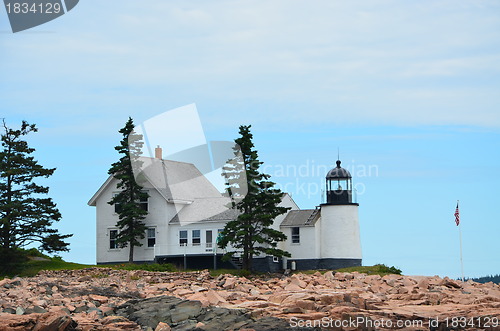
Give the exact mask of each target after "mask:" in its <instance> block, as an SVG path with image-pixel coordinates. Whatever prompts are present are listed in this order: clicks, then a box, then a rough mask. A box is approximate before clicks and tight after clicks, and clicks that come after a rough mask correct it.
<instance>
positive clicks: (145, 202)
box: [113, 191, 148, 214]
mask: <svg viewBox="0 0 500 331" xmlns="http://www.w3.org/2000/svg"><path fill="white" fill-rule="evenodd" d="M143 193H147V191H143ZM118 194H119V193H115V194H113V197H116V196H117V195H118ZM114 206H115V213H117V214H119V213H120V211H121V207H122V206H121V204H120V203H115V204H114ZM139 206H140V207H141V209H142V210H145V211H148V198H147V197H146V198H145V199H140V200H139Z"/></svg>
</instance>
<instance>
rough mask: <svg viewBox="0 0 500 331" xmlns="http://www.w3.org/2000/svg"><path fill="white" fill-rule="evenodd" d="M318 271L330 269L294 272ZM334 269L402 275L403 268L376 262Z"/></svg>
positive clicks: (310, 272)
mask: <svg viewBox="0 0 500 331" xmlns="http://www.w3.org/2000/svg"><path fill="white" fill-rule="evenodd" d="M318 271H319V272H320V273H322V274H324V273H325V272H327V271H328V270H299V271H295V272H294V273H301V274H306V275H312V274H314V273H316V272H318ZM333 271H335V272H359V273H363V274H367V275H380V276H385V275H391V274H396V275H401V270H399V269H398V268H396V267H388V266H386V265H384V264H376V265H374V266H363V267H350V268H342V269H336V270H333Z"/></svg>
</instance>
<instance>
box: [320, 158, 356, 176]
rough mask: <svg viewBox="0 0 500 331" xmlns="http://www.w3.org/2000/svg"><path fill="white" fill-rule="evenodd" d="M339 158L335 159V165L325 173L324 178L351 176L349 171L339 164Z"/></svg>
mask: <svg viewBox="0 0 500 331" xmlns="http://www.w3.org/2000/svg"><path fill="white" fill-rule="evenodd" d="M340 163H341V162H340V160H337V166H336V167H335V168H333V169H332V170H330V171H328V173H327V174H326V179H345V178H352V176H351V174H350V173H349V171H347V170H346V169H344V168H342V167H341V166H340Z"/></svg>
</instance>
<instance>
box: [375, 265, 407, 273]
mask: <svg viewBox="0 0 500 331" xmlns="http://www.w3.org/2000/svg"><path fill="white" fill-rule="evenodd" d="M375 266H376V267H378V270H379V272H382V273H387V274H396V275H401V273H402V271H401V269H398V268H396V267H394V266H392V267H388V266H386V265H385V264H376V265H375Z"/></svg>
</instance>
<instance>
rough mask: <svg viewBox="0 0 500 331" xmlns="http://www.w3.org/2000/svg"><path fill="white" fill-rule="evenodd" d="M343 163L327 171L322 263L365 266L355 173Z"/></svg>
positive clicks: (323, 214)
mask: <svg viewBox="0 0 500 331" xmlns="http://www.w3.org/2000/svg"><path fill="white" fill-rule="evenodd" d="M340 164H341V162H340V160H338V161H337V166H336V167H335V168H333V169H331V170H330V171H329V172H328V173H327V175H326V202H325V203H323V204H321V234H320V237H321V241H320V242H321V262H322V263H321V264H322V267H323V268H327V269H337V268H345V267H353V266H361V241H360V236H359V221H358V206H359V204H358V203H356V202H353V192H354V190H353V187H352V177H351V174H350V173H349V171H347V170H346V169H344V168H342V167H341V166H340Z"/></svg>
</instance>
